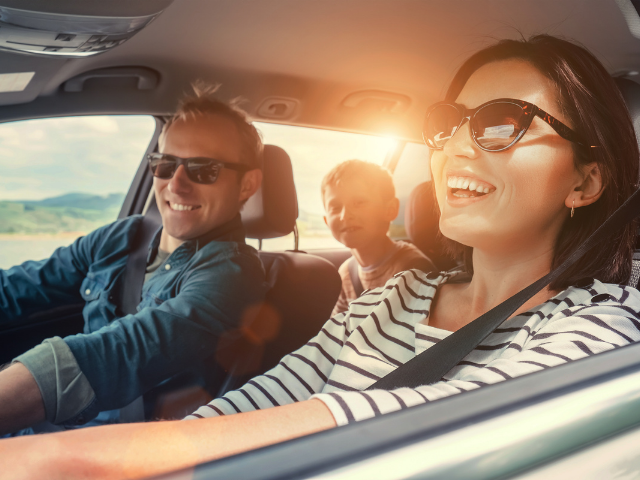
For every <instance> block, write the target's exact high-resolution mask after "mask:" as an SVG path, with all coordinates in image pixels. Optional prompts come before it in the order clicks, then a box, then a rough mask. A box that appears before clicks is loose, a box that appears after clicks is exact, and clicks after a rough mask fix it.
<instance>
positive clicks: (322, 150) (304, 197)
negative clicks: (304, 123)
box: [247, 122, 398, 250]
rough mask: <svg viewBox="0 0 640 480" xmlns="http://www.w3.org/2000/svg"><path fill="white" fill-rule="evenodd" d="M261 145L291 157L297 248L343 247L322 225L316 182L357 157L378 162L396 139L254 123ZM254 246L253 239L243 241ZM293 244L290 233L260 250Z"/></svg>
mask: <svg viewBox="0 0 640 480" xmlns="http://www.w3.org/2000/svg"><path fill="white" fill-rule="evenodd" d="M254 125H255V126H256V128H257V129H258V130H259V131H260V132H261V133H262V137H263V140H264V143H265V144H273V145H277V146H279V147H282V148H284V149H285V150H286V152H287V153H288V154H289V156H290V157H291V164H292V167H293V176H294V181H295V184H296V191H297V194H298V210H299V215H298V232H299V245H298V248H300V249H301V250H313V249H317V248H344V246H343V245H342V244H341V243H339V242H338V241H336V240H335V239H334V238H333V237H332V236H331V232H330V231H329V228H328V227H327V226H326V225H325V223H324V220H323V216H324V207H323V205H322V199H321V197H320V183H321V182H322V179H323V178H324V176H325V175H326V174H327V173H328V172H329V170H331V169H332V168H333V167H334V166H335V165H337V164H339V163H341V162H344V161H345V160H351V159H354V158H357V159H359V160H365V161H368V162H372V163H376V164H378V165H382V164H383V163H384V161H385V160H386V158H387V156H389V155H390V154H392V153H393V152H394V150H395V149H396V148H397V146H398V143H397V141H396V140H393V139H390V138H386V137H376V136H371V135H361V134H356V133H345V132H336V131H332V130H320V129H317V128H305V127H293V126H290V125H275V124H269V123H257V122H256V123H254ZM247 242H248V243H250V244H251V245H253V246H255V247H257V246H258V241H257V240H249V239H248V240H247ZM293 245H294V240H293V234H291V235H288V236H286V237H281V238H274V239H269V240H264V241H263V242H262V249H263V250H287V249H292V248H293Z"/></svg>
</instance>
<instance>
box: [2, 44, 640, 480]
mask: <svg viewBox="0 0 640 480" xmlns="http://www.w3.org/2000/svg"><path fill="white" fill-rule="evenodd" d="M425 139H426V141H427V143H428V144H429V146H430V147H432V148H433V155H432V160H431V164H432V173H433V181H434V183H435V187H436V196H437V200H438V204H439V207H440V210H441V218H440V227H441V230H442V232H443V234H444V235H445V236H446V237H448V238H449V239H451V240H452V241H453V242H455V243H454V247H453V248H454V249H458V250H462V251H464V253H465V259H466V264H467V269H468V270H469V272H470V273H473V276H472V279H471V281H470V282H469V283H454V282H451V280H452V278H453V277H455V275H454V274H453V273H441V274H437V273H432V274H429V275H423V274H421V273H418V272H415V271H409V272H405V273H403V274H400V275H398V276H396V277H395V278H393V279H392V280H391V281H390V282H389V283H387V285H386V286H385V287H383V288H380V289H376V290H373V291H370V292H369V293H367V294H366V295H364V296H362V297H361V298H359V299H358V301H356V302H353V303H352V304H351V306H350V309H349V311H348V312H347V313H346V314H345V315H339V316H337V317H335V318H333V319H331V320H329V321H328V322H327V324H326V325H325V326H324V327H323V329H322V330H321V332H320V333H319V334H318V335H317V336H316V337H315V338H313V339H312V340H311V341H310V342H309V343H308V344H307V345H305V346H304V347H302V348H301V349H299V350H298V351H296V352H294V353H292V354H290V355H288V356H287V357H285V358H284V359H283V360H282V361H281V362H280V364H279V365H278V366H277V367H275V368H274V369H272V370H271V371H269V372H267V373H266V374H265V375H262V376H260V377H257V378H255V379H253V380H252V381H250V382H249V383H247V385H245V386H244V387H243V388H241V389H239V390H237V391H235V392H230V393H229V394H227V395H226V396H225V397H223V398H220V399H217V400H214V401H213V402H211V403H210V404H209V405H207V406H203V407H201V408H200V409H198V410H197V412H195V413H194V414H193V415H192V416H190V418H202V417H214V418H207V419H204V420H198V421H190V422H162V423H156V424H137V425H118V426H109V427H100V428H99V429H85V430H81V431H75V432H67V433H64V434H56V435H48V436H47V435H45V436H40V437H39V438H30V439H29V438H28V439H25V438H19V439H12V440H7V441H2V442H0V456H1V455H5V456H7V457H9V456H11V457H10V458H12V459H13V460H14V462H13V464H14V465H29V466H30V467H29V468H31V469H33V470H29V471H25V472H22V473H23V474H24V475H25V477H28V476H29V475H34V474H35V473H34V472H38V471H39V469H45V468H46V469H47V474H48V475H49V477H52V478H54V477H55V475H54V473H53V472H58V475H59V476H60V477H64V478H73V476H74V475H77V476H82V475H91V476H96V477H100V476H101V475H102V476H104V477H109V476H111V477H115V478H118V477H124V476H128V477H143V476H146V475H152V474H157V473H161V472H164V471H169V470H173V469H177V468H180V467H184V466H188V465H193V464H195V463H197V462H202V461H205V460H209V459H213V458H219V457H222V456H225V455H229V454H232V453H237V452H240V451H243V450H248V449H251V448H255V447H258V446H262V445H268V444H271V443H276V442H279V441H282V440H286V439H290V438H295V437H298V436H302V435H305V434H308V433H312V432H316V431H320V430H324V429H327V428H331V427H333V426H336V425H343V424H346V423H349V422H352V421H357V420H362V419H365V418H370V417H373V416H376V415H379V414H382V413H387V412H390V411H394V410H398V409H402V408H406V407H408V406H412V405H416V404H420V403H424V402H426V401H430V400H434V399H437V398H442V397H445V396H448V395H452V394H455V393H459V392H460V391H465V390H471V389H475V388H479V387H481V386H483V385H486V384H491V383H496V382H499V381H502V380H504V379H505V378H511V377H515V376H519V375H523V374H526V373H531V372H534V371H538V370H541V369H543V368H546V367H549V366H553V365H558V364H561V363H564V362H567V361H570V360H575V359H578V358H583V357H585V356H588V355H592V354H596V353H600V352H602V351H606V350H610V349H612V348H616V347H618V346H622V345H626V344H628V343H631V342H635V341H638V340H640V331H639V330H638V328H636V324H637V323H638V322H637V321H636V320H635V319H634V318H633V317H635V316H636V314H637V312H638V311H640V293H639V292H638V291H636V290H635V289H633V288H628V287H623V286H620V285H618V284H623V283H624V282H625V281H626V280H627V278H628V277H629V273H630V260H631V254H632V249H633V242H634V233H635V229H634V226H633V225H629V226H628V227H627V228H625V229H624V231H622V232H621V233H619V234H618V235H617V236H616V237H615V238H613V239H611V240H610V242H609V243H608V245H607V248H598V249H594V251H592V252H590V253H589V254H588V255H586V256H585V258H584V259H582V260H581V261H580V262H578V264H577V265H576V266H575V268H573V269H572V270H571V271H570V272H568V273H567V274H565V275H564V276H562V277H561V278H560V279H558V280H557V281H555V282H554V283H553V284H551V285H550V286H549V287H548V288H547V289H545V290H543V291H541V292H540V293H539V294H537V295H536V296H535V297H533V298H532V299H531V300H530V301H528V302H527V303H526V304H525V305H524V306H523V307H522V308H521V309H520V310H519V311H518V312H516V314H515V315H514V316H513V317H512V318H510V319H509V320H507V322H505V324H503V325H502V326H501V327H500V328H498V329H497V330H496V331H495V332H494V333H493V334H492V335H490V336H489V337H488V338H487V339H486V340H485V341H484V342H483V343H482V344H481V345H480V346H479V347H478V348H477V349H476V350H474V351H473V352H471V353H470V354H469V355H468V356H467V357H466V358H465V359H464V360H463V361H462V362H460V364H459V365H458V366H456V367H455V368H454V369H453V370H451V371H450V372H449V373H448V374H447V375H446V377H445V379H443V381H440V382H438V383H436V384H433V385H429V386H422V387H419V388H417V389H409V388H404V389H399V390H395V391H382V390H371V391H367V392H362V391H361V390H363V389H365V388H367V387H369V386H370V385H371V384H372V383H374V382H375V380H376V379H378V378H380V377H382V376H384V375H386V374H387V373H389V372H390V371H392V370H394V369H395V368H397V367H398V366H399V365H401V364H403V363H405V362H406V361H407V360H409V359H410V358H412V357H414V356H415V355H416V354H419V353H420V352H422V351H423V350H425V349H426V348H429V347H430V346H431V345H433V343H434V342H437V341H438V340H440V339H442V338H444V337H445V336H447V335H448V334H450V332H452V331H455V330H457V329H459V328H461V327H462V326H464V325H466V324H467V323H469V322H471V321H473V320H474V319H475V318H476V317H478V316H479V315H481V314H483V313H485V312H486V311H488V310H489V309H491V308H492V307H494V306H496V305H498V304H500V303H501V302H502V301H504V300H506V299H507V298H509V297H510V296H512V295H513V294H514V293H516V292H518V291H519V290H521V289H522V288H523V287H525V286H527V285H529V284H530V283H532V282H533V281H535V280H537V279H538V278H540V277H542V276H543V275H544V274H546V273H547V272H549V271H550V269H552V268H554V267H555V266H556V265H558V264H559V263H561V262H562V261H563V260H564V259H565V258H566V257H567V256H568V255H569V254H570V253H571V252H572V251H573V250H574V249H575V248H576V247H577V246H578V245H579V244H580V243H581V242H582V240H583V239H584V238H586V237H587V236H588V235H589V234H590V233H591V232H592V231H593V230H594V229H595V228H596V227H597V226H598V225H599V224H600V223H602V221H603V220H604V219H605V218H606V217H607V216H608V215H610V214H611V213H612V212H613V211H614V210H615V209H616V208H617V207H618V206H619V205H620V204H621V203H622V202H623V201H624V200H625V199H626V198H627V197H628V196H629V195H630V194H631V193H632V191H633V190H634V188H635V179H636V178H637V177H638V159H639V154H638V147H637V144H636V139H635V135H634V131H633V128H632V125H631V121H630V119H629V117H628V114H627V112H626V108H625V105H624V103H623V100H622V98H621V96H620V93H619V92H618V90H617V88H616V86H615V84H614V83H613V80H612V79H611V77H610V76H609V75H608V74H607V72H606V70H605V69H604V68H603V67H602V65H601V64H600V63H599V62H598V61H597V60H596V59H595V58H594V57H593V56H592V55H591V54H589V53H588V52H587V51H585V50H584V49H582V48H581V47H578V46H576V45H573V44H571V43H569V42H566V41H563V40H559V39H556V38H553V37H549V36H537V37H534V38H533V39H531V40H529V41H522V42H515V41H504V42H501V43H499V44H497V45H495V46H493V47H489V48H487V49H485V50H483V51H481V52H479V53H477V54H476V55H474V56H473V57H471V58H470V59H469V60H468V61H467V62H465V64H464V65H463V66H462V67H461V69H460V70H459V71H458V73H457V75H456V76H455V78H454V80H453V82H452V84H451V87H450V88H449V90H448V92H447V95H446V102H445V103H441V104H437V105H436V106H434V107H432V108H431V109H430V110H429V112H428V115H427V119H426V122H425ZM267 407H275V408H267ZM239 412H244V413H239ZM236 413H239V414H236ZM232 414H234V415H232ZM36 452H37V453H36ZM68 452H74V454H73V457H70V454H69V453H68ZM21 457H22V458H21ZM45 457H46V458H45ZM2 473H4V474H5V475H6V474H7V473H8V472H0V476H2ZM18 473H20V472H15V471H11V472H10V473H9V474H10V475H11V476H12V478H15V477H16V475H17V474H18Z"/></svg>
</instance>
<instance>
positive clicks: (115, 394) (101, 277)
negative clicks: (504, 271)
mask: <svg viewBox="0 0 640 480" xmlns="http://www.w3.org/2000/svg"><path fill="white" fill-rule="evenodd" d="M141 219H142V217H141V216H132V217H128V218H125V219H122V220H118V221H116V222H115V223H112V224H110V225H107V226H105V227H102V228H100V229H98V230H95V231H94V232H92V233H90V234H88V235H87V236H85V237H81V238H79V239H78V240H76V241H75V242H74V243H73V244H72V245H70V246H68V247H62V248H58V249H57V250H56V251H55V252H54V254H53V255H52V256H51V257H50V258H48V259H46V260H41V261H28V262H25V263H23V264H22V265H19V266H16V267H12V268H10V269H8V270H4V271H2V270H0V325H2V324H3V323H4V324H7V323H14V322H16V321H19V320H20V319H24V318H25V317H28V316H29V315H31V314H33V313H35V312H38V311H42V310H47V309H50V308H54V307H57V306H61V305H68V304H74V303H79V302H83V301H84V303H85V304H84V309H83V316H84V320H85V325H84V333H83V334H78V335H72V336H69V337H66V338H64V344H66V346H68V349H69V350H70V352H71V353H72V355H73V357H75V361H76V362H77V365H78V366H79V367H80V370H81V372H82V376H83V377H85V378H86V380H84V381H87V380H88V383H89V384H90V386H91V389H92V392H91V393H92V395H91V394H90V395H89V398H87V399H86V401H84V407H83V409H82V411H80V412H72V415H71V416H70V417H69V418H66V419H60V418H59V415H58V417H57V420H58V421H59V422H62V421H64V422H65V423H72V424H73V423H78V424H79V423H84V422H86V421H88V420H90V419H91V418H93V417H95V415H97V413H98V412H100V411H104V410H111V409H114V408H120V407H123V406H125V405H127V404H128V403H130V402H131V401H133V400H134V399H136V398H137V397H138V396H140V395H141V394H143V393H144V392H145V391H147V390H149V389H150V388H152V387H153V386H155V385H156V384H158V383H159V382H161V381H163V380H165V379H167V378H170V377H171V376H173V375H175V374H176V373H178V372H180V371H182V370H184V369H187V368H189V367H191V366H193V365H194V364H196V363H198V362H199V361H201V360H203V359H205V358H206V357H208V356H209V355H211V353H212V352H213V351H214V349H215V348H216V344H217V341H218V338H219V336H220V334H221V333H222V332H224V331H225V330H228V329H233V328H234V327H237V326H238V325H239V323H240V321H241V319H242V317H243V314H244V313H245V312H246V310H247V307H249V306H251V305H255V304H258V303H260V302H261V301H262V300H263V298H264V294H265V292H266V289H267V286H266V283H265V275H264V270H263V267H262V263H261V262H260V259H259V257H258V255H257V252H256V251H255V249H253V248H252V247H250V246H248V245H246V244H245V242H244V230H243V228H242V223H241V220H240V217H239V216H238V217H236V218H235V219H234V220H232V221H231V222H228V223H227V224H225V225H223V226H221V227H219V228H217V229H215V230H213V231H212V232H209V233H208V234H206V235H204V236H203V237H200V238H198V239H195V240H191V241H187V242H185V243H183V244H182V245H181V246H180V247H178V248H177V249H176V250H175V251H174V252H173V253H171V255H170V256H169V257H168V258H167V259H166V260H165V261H164V263H163V264H162V265H160V267H159V268H158V269H157V271H156V273H155V274H154V275H153V276H152V277H151V278H149V279H148V280H147V281H146V282H145V284H144V287H143V291H142V301H141V302H140V304H139V306H138V312H137V313H136V314H135V315H124V316H122V315H120V314H119V312H118V307H117V306H116V304H115V303H114V299H115V298H117V296H118V295H119V294H120V288H121V282H122V280H123V273H124V269H125V265H126V262H127V256H128V251H129V245H130V244H131V242H132V239H133V237H134V235H135V233H136V230H137V227H138V225H139V224H140V221H141ZM159 242H160V231H159V232H158V233H157V235H156V237H155V239H154V240H153V242H152V243H151V245H150V248H149V259H151V258H153V257H154V256H155V254H156V252H157V249H158V245H159ZM58 340H59V339H58ZM59 341H60V340H59ZM45 342H47V341H45ZM64 344H63V346H64ZM41 346H42V345H40V346H38V347H41ZM38 347H35V348H38ZM64 349H66V347H64ZM58 351H61V350H60V349H58ZM28 353H29V352H27V354H25V355H23V356H21V357H25V358H27V359H28ZM64 355H65V352H64V351H62V355H61V356H62V357H64ZM67 356H69V355H68V354H67ZM21 357H18V359H17V360H18V361H22V360H21ZM58 357H60V355H59V356H58ZM58 357H56V359H55V361H58ZM23 363H25V364H27V368H29V367H30V365H29V362H28V361H27V360H25V361H24V362H23ZM63 363H64V362H63ZM33 368H35V369H36V370H37V367H33ZM29 369H30V371H31V373H33V374H34V377H35V378H36V381H37V382H38V385H39V386H40V388H41V391H42V388H43V387H42V385H43V384H44V383H46V382H44V381H43V382H40V381H38V374H37V372H34V371H32V369H31V368H29ZM82 380H83V379H82V378H81V379H79V380H74V382H79V381H82ZM51 384H52V381H51V380H49V385H51ZM72 386H73V385H71V386H68V385H67V386H64V385H63V386H60V385H58V388H63V389H64V388H71V387H72ZM53 388H55V386H54V387H53ZM91 389H89V390H91ZM42 393H43V397H44V396H45V394H46V393H47V392H42ZM49 394H50V392H49ZM85 394H86V393H85ZM45 410H47V402H46V401H45ZM46 415H47V418H48V419H51V418H53V417H56V414H55V413H54V412H46Z"/></svg>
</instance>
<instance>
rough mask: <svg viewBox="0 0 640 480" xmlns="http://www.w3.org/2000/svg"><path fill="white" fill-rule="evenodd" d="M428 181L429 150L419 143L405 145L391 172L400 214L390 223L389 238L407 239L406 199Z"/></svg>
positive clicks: (429, 170) (429, 174) (429, 172)
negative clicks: (405, 221)
mask: <svg viewBox="0 0 640 480" xmlns="http://www.w3.org/2000/svg"><path fill="white" fill-rule="evenodd" d="M430 180H431V168H430V165H429V148H428V147H427V146H426V145H424V144H420V143H407V144H406V145H405V146H404V149H403V150H402V154H401V155H400V158H399V159H398V163H397V164H396V168H395V170H394V171H393V184H394V185H395V187H396V196H397V197H398V199H399V200H400V212H399V213H398V216H397V218H396V219H395V220H394V221H393V222H391V228H390V229H389V234H390V236H391V238H393V239H396V240H400V239H405V238H407V232H406V231H405V228H404V209H405V206H406V204H407V199H408V198H409V195H410V194H411V191H412V190H413V189H414V188H415V187H416V185H419V184H420V183H423V182H428V181H430Z"/></svg>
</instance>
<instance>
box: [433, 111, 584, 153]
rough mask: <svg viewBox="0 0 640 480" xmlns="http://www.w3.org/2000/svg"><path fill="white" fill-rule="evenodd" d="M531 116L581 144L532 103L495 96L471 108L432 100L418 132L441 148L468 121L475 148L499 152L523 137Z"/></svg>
mask: <svg viewBox="0 0 640 480" xmlns="http://www.w3.org/2000/svg"><path fill="white" fill-rule="evenodd" d="M534 117H540V118H541V119H542V120H543V121H544V122H546V123H548V124H549V125H550V126H551V128H553V129H554V130H555V131H556V132H557V133H558V135H560V136H561V137H562V138H565V139H567V140H569V141H571V142H574V143H577V144H579V145H583V146H584V145H585V143H584V142H583V140H582V138H581V137H580V136H579V135H578V134H577V133H576V132H574V131H573V130H571V129H570V128H569V127H567V126H566V125H565V124H564V123H562V122H561V121H560V120H558V119H557V118H554V117H552V116H551V115H549V114H548V113H547V112H545V111H544V110H542V109H541V108H538V107H536V106H535V105H534V104H533V103H529V102H525V101H523V100H515V99H513V98H498V99H497V100H491V101H489V102H487V103H483V104H482V105H480V106H479V107H478V108H473V109H467V108H465V107H464V106H462V105H458V104H457V103H451V102H439V103H436V104H435V105H433V106H432V107H431V108H429V110H427V114H426V116H425V119H424V128H423V130H422V135H423V138H424V141H425V143H426V144H427V145H428V146H429V147H430V148H434V149H436V150H441V149H442V148H443V147H444V144H445V143H447V141H448V140H449V139H450V138H451V137H453V135H454V134H455V133H456V132H457V131H458V130H459V129H460V128H461V127H462V125H464V123H465V121H469V125H470V127H471V136H472V138H473V141H474V142H475V144H476V145H477V146H478V147H479V148H481V149H482V150H485V151H487V152H501V151H503V150H506V149H507V148H509V147H512V146H513V145H514V144H515V143H516V142H517V141H518V140H520V139H521V138H522V137H523V135H524V134H525V132H526V131H527V129H528V128H529V126H530V125H531V122H532V121H533V119H534Z"/></svg>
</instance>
